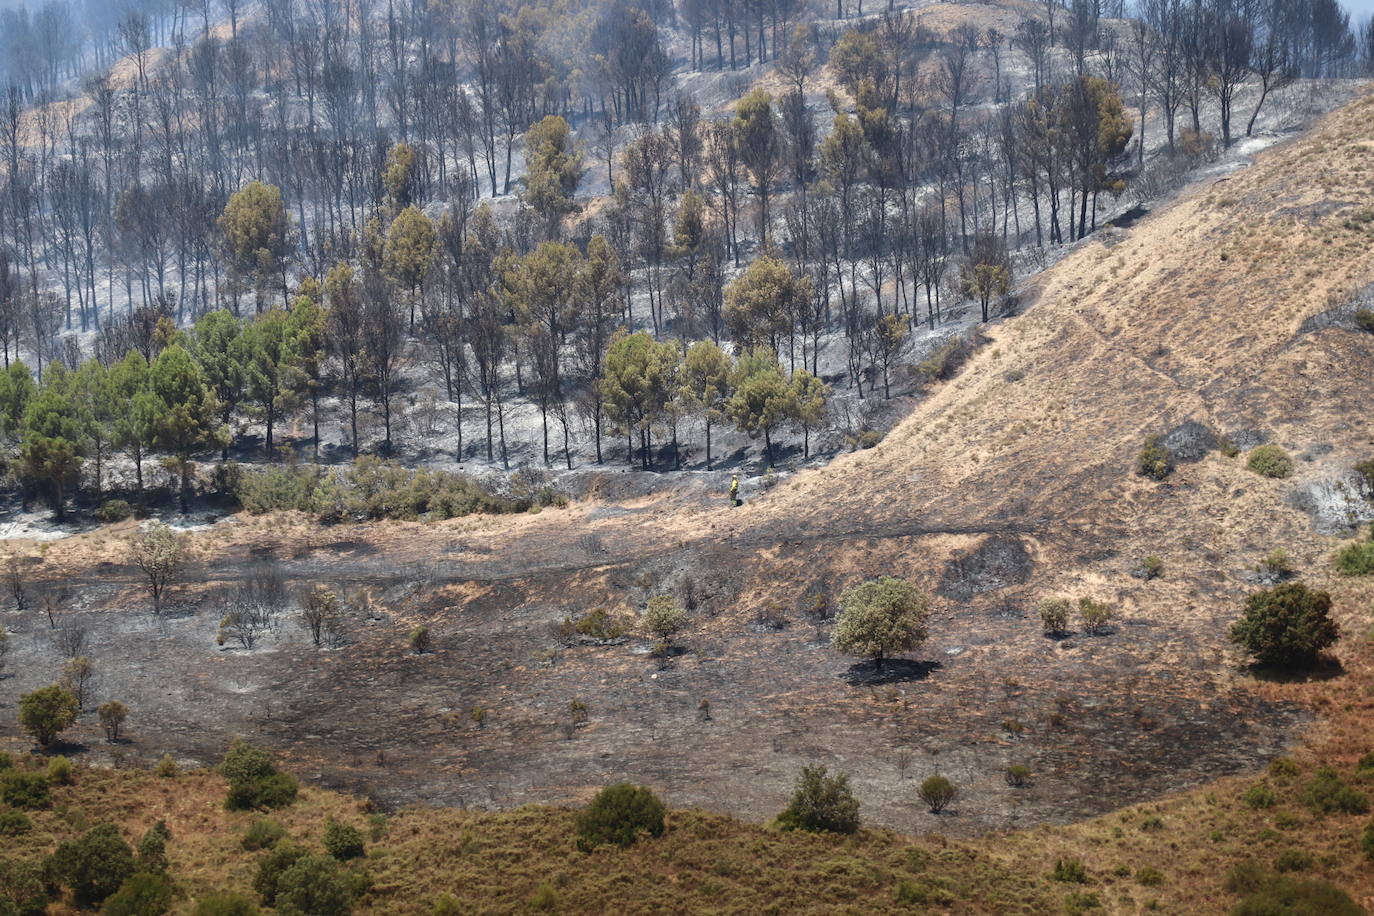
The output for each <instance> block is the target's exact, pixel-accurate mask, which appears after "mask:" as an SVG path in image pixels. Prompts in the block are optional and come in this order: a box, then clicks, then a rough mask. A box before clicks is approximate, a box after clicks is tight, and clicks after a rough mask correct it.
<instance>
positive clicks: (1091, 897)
mask: <svg viewBox="0 0 1374 916" xmlns="http://www.w3.org/2000/svg"><path fill="white" fill-rule="evenodd" d="M1100 909H1102V899H1101V898H1100V897H1098V896H1097V894H1095V893H1093V892H1092V891H1070V892H1069V893H1068V894H1067V895H1066V896H1065V897H1064V916H1086V914H1088V913H1091V912H1093V911H1095V910H1100Z"/></svg>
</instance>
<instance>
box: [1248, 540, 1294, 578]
mask: <svg viewBox="0 0 1374 916" xmlns="http://www.w3.org/2000/svg"><path fill="white" fill-rule="evenodd" d="M1255 572H1257V573H1259V574H1260V575H1261V576H1262V577H1264V578H1265V579H1268V580H1269V581H1271V582H1280V581H1282V580H1284V579H1286V578H1288V577H1289V576H1291V575H1293V558H1292V557H1291V556H1289V554H1288V551H1287V550H1284V549H1283V548H1282V547H1275V548H1274V549H1273V550H1271V551H1269V552H1268V553H1266V554H1265V555H1264V556H1263V557H1261V558H1260V561H1259V562H1258V563H1256V564H1255Z"/></svg>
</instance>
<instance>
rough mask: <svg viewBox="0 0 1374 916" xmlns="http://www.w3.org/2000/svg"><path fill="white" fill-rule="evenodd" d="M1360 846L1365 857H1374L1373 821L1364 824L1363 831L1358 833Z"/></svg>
mask: <svg viewBox="0 0 1374 916" xmlns="http://www.w3.org/2000/svg"><path fill="white" fill-rule="evenodd" d="M1360 848H1361V849H1363V850H1364V854H1365V858H1368V859H1374V821H1371V822H1370V823H1368V824H1365V827H1364V833H1362V834H1360Z"/></svg>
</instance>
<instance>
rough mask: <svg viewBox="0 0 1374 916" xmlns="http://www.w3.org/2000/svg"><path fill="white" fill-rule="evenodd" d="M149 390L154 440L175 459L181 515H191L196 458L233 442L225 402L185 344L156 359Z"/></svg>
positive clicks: (172, 461)
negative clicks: (222, 412) (223, 413)
mask: <svg viewBox="0 0 1374 916" xmlns="http://www.w3.org/2000/svg"><path fill="white" fill-rule="evenodd" d="M148 390H149V392H150V393H151V395H152V400H151V404H150V405H149V406H150V408H151V410H152V411H153V415H152V416H151V417H150V421H151V426H152V430H151V431H152V440H153V442H154V444H155V445H156V447H158V448H160V449H162V450H163V451H165V452H168V453H169V455H170V457H169V458H168V461H167V467H168V469H169V470H170V471H171V472H172V473H173V474H175V475H176V476H177V477H178V479H179V481H180V489H179V494H180V502H181V511H182V512H186V511H187V510H188V508H189V506H188V504H187V498H188V496H189V495H190V490H191V476H192V474H193V473H194V472H195V464H194V463H192V460H191V459H192V456H194V455H195V454H197V453H198V452H202V451H206V450H209V449H214V448H221V447H223V446H224V445H225V444H226V443H227V442H228V441H229V436H228V433H227V431H226V430H225V427H224V424H223V423H222V422H221V421H220V420H219V417H218V410H219V403H218V401H216V400H215V394H214V392H213V391H211V390H210V388H209V387H208V386H207V385H206V384H205V377H204V375H203V373H202V372H201V369H200V366H198V365H197V364H196V361H195V360H193V359H192V358H191V355H190V354H189V353H187V352H186V350H185V349H184V348H182V347H181V345H180V344H173V345H172V346H170V347H167V348H166V349H165V350H163V351H162V352H161V353H159V354H158V355H157V359H155V360H153V364H152V366H150V367H149V369H148Z"/></svg>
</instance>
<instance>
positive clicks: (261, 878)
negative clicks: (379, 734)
mask: <svg viewBox="0 0 1374 916" xmlns="http://www.w3.org/2000/svg"><path fill="white" fill-rule="evenodd" d="M307 855H309V853H307V852H306V851H305V850H304V849H302V848H301V847H299V846H296V845H294V844H292V843H278V844H277V845H276V846H275V847H274V848H273V849H272V850H271V851H270V852H269V853H267V855H265V856H263V857H262V860H261V861H260V862H258V873H257V874H256V875H254V876H253V890H255V891H257V893H258V896H259V897H261V898H262V902H263V904H264V905H265V906H275V905H276V902H277V889H278V886H279V882H280V881H281V876H282V875H283V874H284V873H285V872H286V870H287V869H288V868H290V867H291V866H292V865H295V864H296V862H298V861H299V860H300V859H303V858H305V857H306V856H307Z"/></svg>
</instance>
